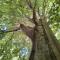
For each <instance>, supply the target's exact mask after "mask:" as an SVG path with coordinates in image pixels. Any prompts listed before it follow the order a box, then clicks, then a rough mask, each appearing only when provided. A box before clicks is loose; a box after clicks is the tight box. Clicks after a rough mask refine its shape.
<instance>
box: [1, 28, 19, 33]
mask: <svg viewBox="0 0 60 60" xmlns="http://www.w3.org/2000/svg"><path fill="white" fill-rule="evenodd" d="M18 30H20V27H18V28H17V29H13V30H1V31H0V32H3V33H8V32H15V31H18Z"/></svg>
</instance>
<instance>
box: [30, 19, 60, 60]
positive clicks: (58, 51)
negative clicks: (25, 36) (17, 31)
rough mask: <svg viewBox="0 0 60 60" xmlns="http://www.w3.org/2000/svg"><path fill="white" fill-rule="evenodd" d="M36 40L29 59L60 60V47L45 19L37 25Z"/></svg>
mask: <svg viewBox="0 0 60 60" xmlns="http://www.w3.org/2000/svg"><path fill="white" fill-rule="evenodd" d="M37 21H38V20H37ZM34 41H35V42H33V46H32V51H31V55H30V58H29V60H60V48H59V46H58V43H57V41H56V38H55V37H54V35H53V33H52V31H51V30H50V28H49V26H48V24H47V23H46V21H45V20H44V21H43V20H41V19H40V20H39V23H38V24H37V25H36V26H35V32H34Z"/></svg>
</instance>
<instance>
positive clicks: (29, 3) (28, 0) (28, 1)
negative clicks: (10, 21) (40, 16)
mask: <svg viewBox="0 0 60 60" xmlns="http://www.w3.org/2000/svg"><path fill="white" fill-rule="evenodd" d="M26 2H27V4H28V6H29V7H30V8H31V9H32V8H33V7H32V3H31V0H26Z"/></svg>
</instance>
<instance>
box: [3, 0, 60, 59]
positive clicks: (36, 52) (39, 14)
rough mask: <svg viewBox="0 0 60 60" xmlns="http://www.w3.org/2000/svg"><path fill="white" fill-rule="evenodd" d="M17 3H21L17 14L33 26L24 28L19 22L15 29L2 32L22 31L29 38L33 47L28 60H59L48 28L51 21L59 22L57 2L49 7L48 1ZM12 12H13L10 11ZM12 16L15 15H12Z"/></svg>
mask: <svg viewBox="0 0 60 60" xmlns="http://www.w3.org/2000/svg"><path fill="white" fill-rule="evenodd" d="M18 1H19V2H20V3H21V4H19V6H20V11H21V12H20V11H19V9H18V12H20V13H22V15H23V16H24V17H26V18H28V19H29V21H31V22H32V23H33V24H34V27H29V26H25V25H24V24H22V23H21V22H20V23H18V26H17V28H15V29H12V30H7V31H2V32H5V33H6V32H14V31H18V30H20V29H22V30H23V32H25V33H26V35H27V36H28V37H30V38H31V40H32V44H33V45H32V51H31V54H30V57H29V60H60V45H59V44H58V42H57V39H56V37H55V36H54V34H53V32H52V30H51V29H50V27H49V23H50V22H51V21H52V22H53V21H59V18H60V17H59V18H58V17H57V15H58V14H57V13H58V12H59V8H60V7H59V6H60V3H59V0H57V1H55V0H53V1H51V4H52V6H51V5H50V7H49V3H50V0H49V1H48V0H43V1H42V0H32V1H31V0H25V1H24V0H18ZM24 5H25V6H24ZM13 7H14V6H13ZM52 7H53V8H52ZM12 11H15V10H13V9H12ZM14 15H15V13H13V16H14ZM29 15H30V17H29ZM52 15H53V16H52ZM48 16H49V18H48ZM58 16H59V15H58ZM14 18H15V16H14ZM51 19H52V20H51ZM55 19H56V20H55ZM50 20H51V21H50Z"/></svg>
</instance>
